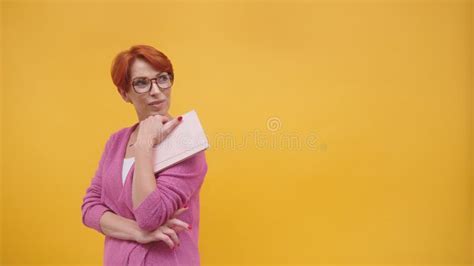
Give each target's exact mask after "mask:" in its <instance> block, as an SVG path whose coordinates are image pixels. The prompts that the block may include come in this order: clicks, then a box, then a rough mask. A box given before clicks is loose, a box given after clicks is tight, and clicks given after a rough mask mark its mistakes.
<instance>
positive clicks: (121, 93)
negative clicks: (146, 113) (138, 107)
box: [117, 88, 132, 103]
mask: <svg viewBox="0 0 474 266" xmlns="http://www.w3.org/2000/svg"><path fill="white" fill-rule="evenodd" d="M117 90H118V92H119V93H120V96H122V99H123V100H124V101H125V102H127V103H132V101H131V100H130V98H129V97H128V93H127V92H125V91H124V90H121V89H119V88H117Z"/></svg>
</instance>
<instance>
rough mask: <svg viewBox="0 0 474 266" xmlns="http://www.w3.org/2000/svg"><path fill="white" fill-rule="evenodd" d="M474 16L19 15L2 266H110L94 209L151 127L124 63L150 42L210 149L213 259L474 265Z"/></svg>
mask: <svg viewBox="0 0 474 266" xmlns="http://www.w3.org/2000/svg"><path fill="white" fill-rule="evenodd" d="M473 13H474V9H473V4H472V2H470V1H456V0H453V1H447V0H446V1H428V0H426V1H415V0H414V1H408V0H400V1H358V0H354V1H291V2H290V1H258V2H250V1H238V2H233V1H181V2H179V3H174V2H171V1H153V2H152V1H143V2H132V1H121V2H116V1H71V2H67V1H2V2H1V23H2V24H1V48H2V49H1V52H2V53H1V57H2V58H1V59H2V61H1V62H2V63H1V64H0V67H1V71H0V73H1V81H2V82H1V103H2V108H1V112H2V115H1V119H2V121H1V125H2V130H1V134H2V135H1V141H2V142H1V150H2V153H1V155H0V156H1V160H0V162H1V164H2V165H1V169H2V171H1V174H2V177H1V178H0V180H1V187H2V190H1V192H2V196H1V200H2V205H1V206H2V207H1V210H2V212H1V215H2V219H1V221H2V226H1V229H2V248H1V251H2V254H1V256H0V257H1V258H2V263H3V264H4V265H10V264H17V263H18V264H22V263H33V264H40V263H44V264H58V265H61V264H77V265H80V264H101V263H102V254H103V238H104V237H103V236H102V235H100V234H98V233H97V232H95V231H93V230H92V229H89V228H87V227H85V226H84V225H83V224H82V223H81V213H80V206H81V203H82V197H83V196H84V194H85V190H86V188H87V187H88V185H89V184H90V179H91V178H92V175H93V173H94V171H95V168H96V166H97V163H98V160H99V156H100V153H101V152H102V148H103V145H104V143H105V141H106V140H107V137H108V136H109V135H110V134H111V133H112V132H114V131H116V130H118V129H120V128H123V127H126V126H130V125H132V124H133V123H135V122H136V119H137V118H136V115H135V112H134V110H133V109H132V107H131V106H130V105H128V104H125V103H124V102H123V101H122V99H121V98H120V96H119V94H118V93H117V92H116V91H115V88H114V87H113V84H112V81H111V78H110V73H109V69H110V64H111V61H112V59H113V57H114V56H115V55H116V54H117V53H118V52H120V51H122V50H124V49H127V48H128V47H130V46H131V45H134V44H150V45H153V46H155V47H157V48H158V49H160V50H162V51H163V52H164V53H165V54H167V55H168V56H169V57H170V59H171V61H172V62H173V64H174V67H175V75H176V83H175V85H174V87H173V96H172V109H171V111H172V114H174V115H177V114H181V113H184V112H187V111H189V110H191V109H195V110H196V111H197V112H198V114H199V116H200V118H201V122H202V124H203V126H204V128H205V130H206V133H207V135H208V138H209V141H210V142H211V148H210V149H209V150H208V151H207V158H208V164H209V172H208V175H207V177H206V181H205V184H204V185H203V187H202V190H201V226H200V242H199V246H200V252H201V260H202V264H203V265H227V264H236V265H261V264H264V263H267V264H269V265H276V264H291V265H296V264H312V265H315V264H318V265H324V264H332V265H369V264H372V265H385V264H387V265H388V264H390V265H434V264H441V265H472V262H473V254H474V247H473V242H472V239H473V237H474V234H473V230H472V229H473V221H472V211H473V203H474V198H473V190H472V188H473V183H472V177H473V175H472V174H473V170H474V169H473V168H472V166H473V157H472V155H473V154H472V151H473V148H474V146H473V135H472V132H473V109H472V100H473V94H472V89H473V85H474V84H473V76H474V72H473V64H472V63H473V61H474V57H473V26H474V23H473ZM292 141H294V142H296V143H299V146H298V145H296V144H294V142H292ZM290 143H293V144H290Z"/></svg>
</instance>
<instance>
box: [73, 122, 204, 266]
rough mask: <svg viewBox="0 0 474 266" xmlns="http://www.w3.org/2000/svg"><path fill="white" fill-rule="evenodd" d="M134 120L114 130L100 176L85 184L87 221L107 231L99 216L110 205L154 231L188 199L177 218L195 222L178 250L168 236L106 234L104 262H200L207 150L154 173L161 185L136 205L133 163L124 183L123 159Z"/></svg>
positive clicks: (165, 265)
mask: <svg viewBox="0 0 474 266" xmlns="http://www.w3.org/2000/svg"><path fill="white" fill-rule="evenodd" d="M137 126H138V123H136V124H135V125H133V126H131V127H128V128H123V129H121V130H119V131H118V132H116V133H114V134H112V135H111V136H110V138H109V140H108V141H107V143H106V145H105V149H104V152H103V154H102V157H101V159H100V162H99V166H98V169H97V170H96V172H95V176H94V177H93V178H92V181H91V184H90V186H89V187H88V188H87V190H86V194H85V196H84V198H83V203H82V206H81V210H82V222H83V223H84V225H86V226H87V227H90V228H93V229H95V230H97V231H98V232H100V233H102V234H103V235H105V234H104V232H102V230H101V227H100V224H99V220H100V217H101V216H102V214H103V213H104V212H105V211H111V212H113V213H115V214H117V215H120V216H122V217H125V218H128V219H133V220H135V221H137V223H138V226H139V227H140V228H142V229H144V230H147V231H152V230H155V229H157V228H158V227H159V226H161V225H162V224H164V223H165V222H166V221H167V220H168V219H169V218H170V217H171V216H172V214H173V213H174V212H175V211H176V210H178V209H179V208H181V207H183V206H184V205H185V204H186V203H187V204H188V205H189V209H188V210H186V211H185V212H184V213H183V214H181V215H180V216H178V218H179V219H180V220H182V221H184V222H186V223H188V224H190V225H191V226H192V229H191V230H184V231H181V232H179V233H178V237H179V239H180V243H181V245H180V246H179V247H176V248H175V250H174V251H173V250H172V249H170V248H169V247H168V246H167V245H166V244H165V243H164V242H162V241H159V242H151V243H148V244H140V243H137V242H135V241H126V240H121V239H116V238H113V237H109V236H105V242H104V260H103V263H104V265H112V266H119V265H160V266H168V265H169V266H171V265H186V266H188V265H189V266H193V265H200V258H199V249H198V237H199V191H200V188H201V186H202V184H203V182H204V177H205V175H206V173H207V163H206V158H205V154H204V151H203V152H200V153H198V154H196V155H194V156H192V157H190V158H188V159H186V160H184V161H182V162H180V163H178V164H176V165H174V166H172V167H170V168H168V169H165V170H163V171H161V172H158V173H156V174H155V177H156V182H157V187H156V190H155V191H153V192H152V193H151V194H150V195H148V197H147V198H146V199H145V200H144V201H143V202H142V203H141V204H140V205H139V206H138V207H137V208H136V209H135V210H133V207H132V206H133V205H132V179H133V172H134V169H135V167H134V166H135V165H132V167H131V169H130V172H129V173H128V176H127V179H126V181H125V184H124V185H122V179H121V174H122V165H123V159H124V156H125V151H126V147H125V146H126V145H127V142H128V140H129V138H130V135H131V133H132V132H133V129H135V128H136V127H137Z"/></svg>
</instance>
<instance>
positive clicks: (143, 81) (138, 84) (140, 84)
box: [134, 79, 147, 86]
mask: <svg viewBox="0 0 474 266" xmlns="http://www.w3.org/2000/svg"><path fill="white" fill-rule="evenodd" d="M134 84H135V86H144V85H146V84H147V82H146V80H142V79H139V80H135V83H134Z"/></svg>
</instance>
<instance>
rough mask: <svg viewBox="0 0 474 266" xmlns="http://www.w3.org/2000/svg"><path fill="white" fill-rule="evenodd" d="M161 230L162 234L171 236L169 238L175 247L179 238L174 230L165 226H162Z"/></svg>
mask: <svg viewBox="0 0 474 266" xmlns="http://www.w3.org/2000/svg"><path fill="white" fill-rule="evenodd" d="M161 231H162V232H163V233H164V234H167V235H168V236H169V237H170V238H171V240H173V242H174V246H175V247H176V246H178V247H179V238H178V235H177V234H176V232H175V231H174V230H173V229H171V228H169V227H167V226H163V229H162V230H161Z"/></svg>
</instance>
